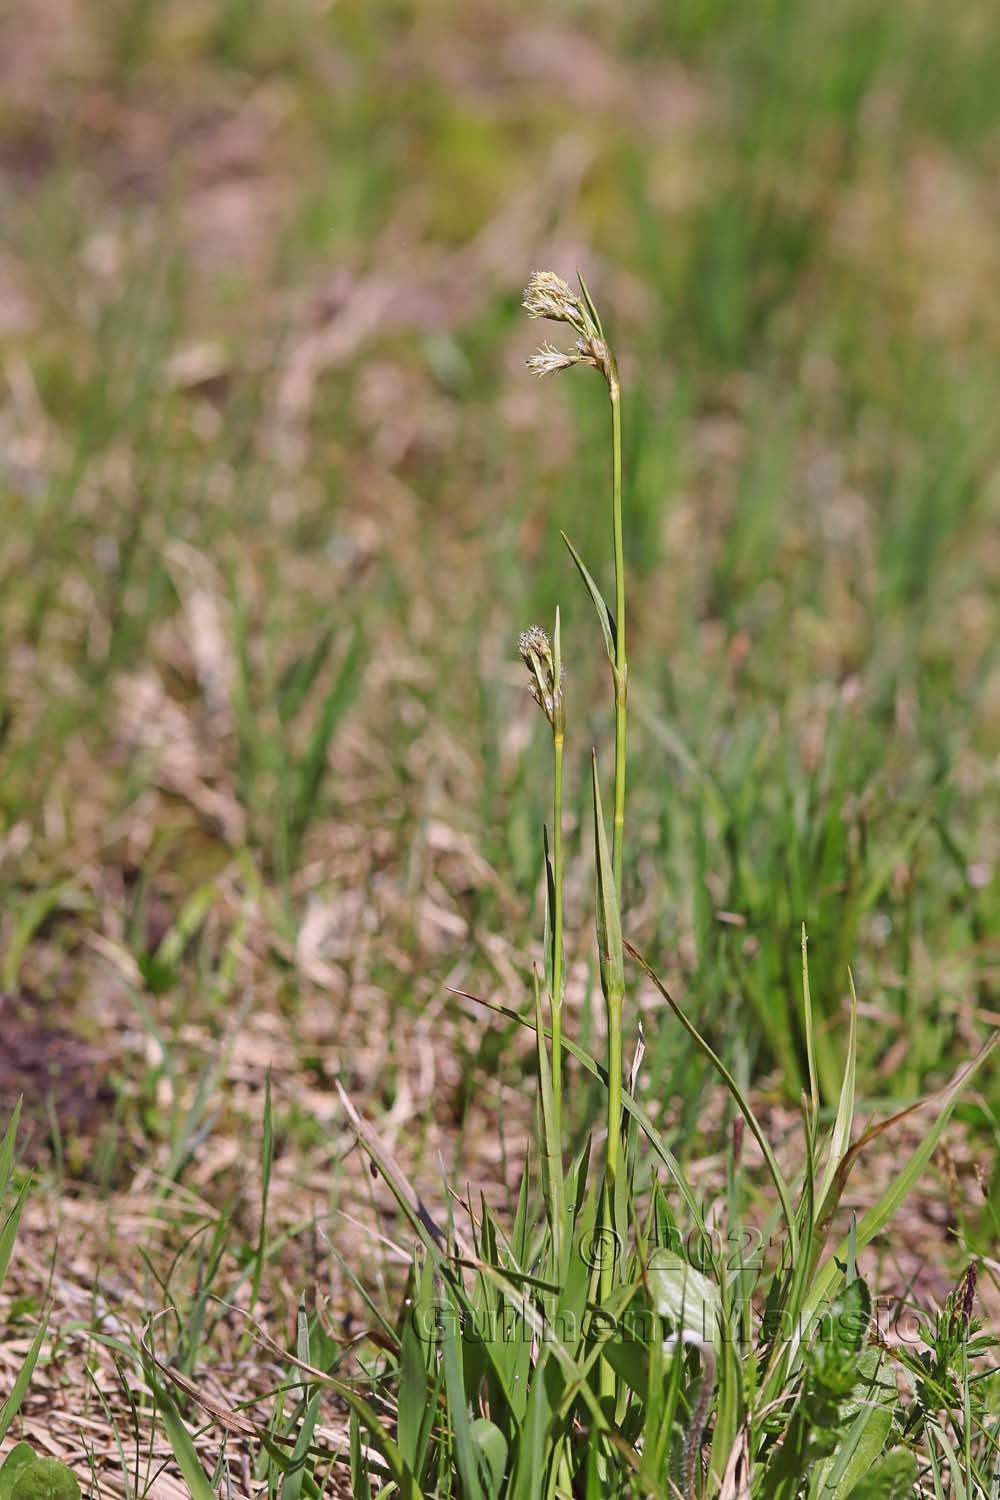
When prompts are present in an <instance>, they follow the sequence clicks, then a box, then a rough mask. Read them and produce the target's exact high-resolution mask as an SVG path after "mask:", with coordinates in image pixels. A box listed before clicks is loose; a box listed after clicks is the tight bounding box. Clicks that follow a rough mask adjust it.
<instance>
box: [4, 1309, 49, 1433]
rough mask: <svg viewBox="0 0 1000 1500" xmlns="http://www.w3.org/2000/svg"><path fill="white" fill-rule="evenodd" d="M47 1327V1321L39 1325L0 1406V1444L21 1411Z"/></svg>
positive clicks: (44, 1320)
mask: <svg viewBox="0 0 1000 1500" xmlns="http://www.w3.org/2000/svg"><path fill="white" fill-rule="evenodd" d="M48 1326H49V1325H48V1320H47V1319H43V1321H42V1322H41V1323H39V1325H38V1331H37V1333H36V1334H35V1337H34V1338H33V1339H32V1341H31V1348H30V1349H29V1350H28V1352H27V1354H26V1355H25V1356H24V1360H23V1363H22V1365H21V1368H20V1369H19V1370H18V1372H17V1375H16V1376H15V1377H14V1384H13V1385H12V1386H11V1388H10V1390H9V1392H8V1393H7V1397H6V1399H5V1401H4V1403H3V1405H2V1406H0V1443H2V1442H3V1440H4V1438H5V1437H6V1436H7V1433H8V1432H9V1431H10V1424H11V1423H12V1422H13V1420H14V1418H15V1417H16V1416H17V1414H18V1412H19V1411H20V1410H21V1402H22V1401H23V1400H24V1398H25V1396H26V1395H27V1393H28V1386H29V1385H30V1384H31V1377H32V1375H34V1373H35V1365H36V1364H37V1363H38V1356H39V1354H40V1353H41V1349H42V1343H43V1341H44V1339H45V1333H46V1329H47V1328H48Z"/></svg>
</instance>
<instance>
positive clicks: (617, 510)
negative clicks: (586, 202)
mask: <svg viewBox="0 0 1000 1500" xmlns="http://www.w3.org/2000/svg"><path fill="white" fill-rule="evenodd" d="M608 355H609V365H610V374H609V376H608V392H609V394H610V397H611V516H612V530H613V532H614V547H615V663H614V679H615V811H614V823H613V826H612V838H611V863H612V866H613V868H614V872H615V890H616V892H617V894H618V905H619V908H620V907H621V901H622V865H623V854H624V848H625V762H626V755H627V742H626V727H627V719H628V657H627V655H626V652H625V544H624V539H623V532H622V409H621V387H620V385H619V383H618V366H617V364H616V362H615V357H614V355H613V354H612V353H611V351H610V350H609V351H608Z"/></svg>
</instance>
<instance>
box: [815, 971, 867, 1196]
mask: <svg viewBox="0 0 1000 1500" xmlns="http://www.w3.org/2000/svg"><path fill="white" fill-rule="evenodd" d="M848 981H849V983H850V987H851V1019H850V1030H849V1032H848V1037H847V1057H846V1059H845V1065H844V1081H843V1083H842V1085H841V1089H840V1098H839V1100H838V1101H837V1115H836V1118H835V1120H834V1122H833V1130H832V1131H831V1133H830V1143H829V1147H828V1150H827V1158H826V1164H825V1166H824V1168H823V1176H822V1179H821V1186H820V1190H819V1193H818V1195H817V1200H816V1201H817V1202H818V1204H819V1219H820V1222H821V1223H822V1222H823V1220H824V1219H825V1218H827V1216H828V1213H827V1210H828V1203H827V1199H828V1197H829V1194H830V1189H831V1187H832V1185H833V1182H834V1179H835V1178H836V1176H837V1172H838V1171H839V1169H840V1166H841V1164H842V1163H843V1161H844V1158H845V1157H846V1156H847V1153H848V1151H849V1150H850V1148H851V1126H852V1125H853V1123H854V1091H855V1077H856V1070H857V1055H858V997H857V995H856V994H855V991H854V976H853V975H852V974H851V973H850V970H848ZM831 1206H832V1205H831Z"/></svg>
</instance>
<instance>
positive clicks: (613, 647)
mask: <svg viewBox="0 0 1000 1500" xmlns="http://www.w3.org/2000/svg"><path fill="white" fill-rule="evenodd" d="M559 535H560V536H561V537H562V539H563V541H564V542H565V543H566V546H567V547H568V548H569V554H570V557H572V559H573V561H574V562H575V563H576V566H577V569H578V570H579V574H580V577H581V578H582V579H583V581H584V583H585V584H586V585H587V591H588V592H589V594H590V597H591V599H593V601H594V608H595V609H596V610H597V618H598V619H599V620H600V622H601V630H602V631H603V633H604V644H605V646H606V647H607V651H608V661H609V662H610V663H611V666H612V668H614V666H615V660H616V655H617V650H618V632H617V630H616V629H615V622H614V617H613V615H612V614H611V611H610V610H609V609H608V606H607V605H606V604H605V602H604V596H603V595H602V593H601V591H600V589H599V588H598V587H597V584H596V583H595V582H594V580H593V578H592V577H591V576H590V573H589V572H588V571H587V568H586V565H585V564H584V561H583V558H582V557H581V556H580V554H579V552H577V550H576V548H575V547H574V546H573V543H572V542H571V541H570V539H569V537H568V536H567V535H566V533H565V531H561V532H560V533H559Z"/></svg>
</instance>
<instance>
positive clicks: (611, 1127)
mask: <svg viewBox="0 0 1000 1500" xmlns="http://www.w3.org/2000/svg"><path fill="white" fill-rule="evenodd" d="M524 306H525V309H526V311H527V312H528V314H529V316H530V317H533V318H546V319H548V320H549V321H551V322H555V323H566V324H568V325H569V326H570V327H571V328H572V329H573V330H574V332H575V333H576V335H577V338H576V342H575V344H574V346H573V348H572V349H567V350H562V349H556V348H553V346H552V345H551V344H545V345H543V347H542V348H541V349H539V350H538V352H537V354H535V355H534V356H533V357H532V358H531V359H529V361H528V368H529V369H530V370H531V371H532V372H533V373H534V374H536V375H552V374H558V373H559V372H561V371H563V370H568V369H571V368H572V366H573V365H577V364H585V365H590V366H591V367H592V368H594V369H596V370H599V371H600V372H601V374H602V375H603V376H604V378H605V380H606V381H607V386H608V395H609V397H610V400H611V530H612V539H613V548H614V568H615V607H614V616H613V617H612V616H611V614H610V612H609V610H608V608H607V605H606V604H605V603H604V600H603V598H602V597H601V594H600V590H599V589H598V587H597V584H596V583H595V582H594V580H593V578H592V577H591V576H590V574H589V573H588V572H587V570H586V568H585V567H584V565H583V563H582V562H581V560H580V558H579V557H578V556H577V554H576V552H575V551H574V549H573V547H572V545H571V544H570V551H571V552H573V557H574V560H575V561H576V563H577V566H578V568H579V569H580V573H581V574H582V576H583V579H584V582H585V583H586V585H587V588H588V589H589V591H590V594H591V597H592V598H593V600H594V603H595V605H596V606H597V611H598V615H599V617H600V620H601V626H602V629H603V631H604V639H605V644H606V646H607V650H608V658H609V661H610V663H611V675H612V679H613V682H614V691H615V787H614V813H613V822H612V845H611V856H610V859H609V857H608V850H607V841H606V834H605V829H604V815H603V812H602V810H601V796H600V788H599V785H598V780H597V764H596V758H595V761H594V767H593V785H594V815H595V825H596V834H597V887H598V892H597V895H598V900H597V905H598V913H597V928H598V948H599V951H600V958H601V988H602V990H603V991H604V999H605V1004H606V1006H607V1017H608V1141H607V1164H606V1171H605V1179H604V1194H603V1201H602V1210H601V1216H602V1223H603V1227H604V1231H605V1236H606V1238H605V1241H604V1243H605V1245H606V1246H608V1247H610V1246H613V1245H616V1244H617V1218H616V1184H617V1180H618V1172H619V1163H620V1156H621V1136H622V1006H623V1002H624V997H625V974H624V960H623V951H622V934H621V902H622V871H623V856H624V847H625V773H626V755H627V738H626V730H627V713H628V656H627V653H626V649H625V547H624V539H623V526H622V426H621V386H620V383H619V379H618V365H617V361H616V360H615V356H614V351H613V350H612V349H611V347H610V345H609V344H608V342H607V340H606V338H605V336H604V328H603V326H602V324H601V319H600V315H599V313H598V311H597V309H596V307H595V306H594V303H593V300H592V298H591V296H590V293H589V292H588V290H587V287H586V284H585V282H584V280H583V277H582V276H581V277H580V295H579V296H577V294H576V293H575V292H574V291H573V290H572V289H571V288H570V287H569V286H568V285H567V283H566V282H565V281H563V280H562V278H561V277H560V276H557V275H555V273H554V272H552V271H536V272H535V273H534V275H533V276H532V277H531V280H530V281H529V283H528V287H527V290H526V291H525V294H524ZM558 755H559V756H561V748H560V750H559V751H558ZM556 774H557V793H556V797H557V802H558V800H559V799H560V798H561V792H562V768H561V765H559V766H558V769H557V773H556ZM558 864H559V866H560V879H561V850H560V856H559V860H558ZM557 890H558V882H557ZM558 926H559V931H560V940H561V911H560V913H559V919H558ZM559 946H560V947H561V941H560V944H559ZM556 992H557V993H559V994H560V999H561V992H560V991H558V989H557V991H556ZM554 1016H555V1011H553V1017H554ZM555 1036H556V1028H555V1020H554V1019H553V1044H554V1050H555ZM615 1277H616V1265H615V1260H614V1257H613V1256H612V1257H610V1258H608V1257H605V1258H604V1259H603V1260H602V1264H601V1270H600V1297H601V1301H602V1303H604V1304H606V1303H607V1302H608V1300H609V1299H610V1297H611V1295H612V1293H613V1291H614V1285H615ZM599 1378H600V1391H601V1397H602V1400H603V1401H604V1402H605V1404H606V1405H607V1406H608V1407H609V1408H611V1407H613V1406H614V1401H615V1388H616V1387H615V1373H614V1370H613V1369H612V1367H611V1365H610V1364H609V1363H608V1362H607V1361H606V1360H602V1361H601V1365H600V1377H599Z"/></svg>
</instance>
